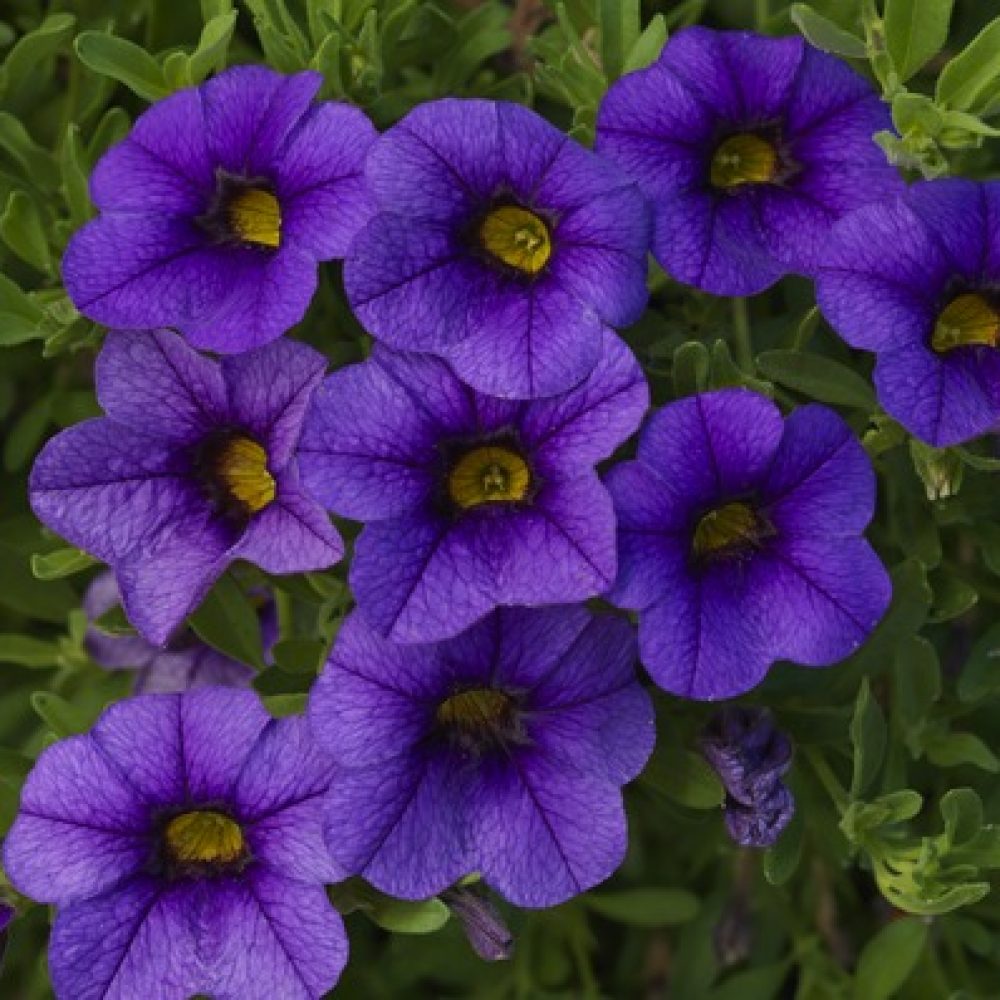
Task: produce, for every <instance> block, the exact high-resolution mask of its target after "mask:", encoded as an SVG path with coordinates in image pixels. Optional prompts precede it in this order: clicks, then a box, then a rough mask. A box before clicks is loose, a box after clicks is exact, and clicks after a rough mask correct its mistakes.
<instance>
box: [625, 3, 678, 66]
mask: <svg viewBox="0 0 1000 1000" xmlns="http://www.w3.org/2000/svg"><path fill="white" fill-rule="evenodd" d="M666 43H667V22H666V20H665V19H664V17H663V15H662V14H655V15H653V17H652V19H651V20H650V22H649V24H647V25H646V28H645V30H644V31H643V33H642V34H641V35H640V36H639V37H638V38H637V39H636V42H635V44H634V45H633V46H632V48H631V49H630V50H629V53H628V55H627V56H626V57H625V65H624V66H623V67H622V72H624V73H634V72H635V71H636V70H637V69H645V68H646V67H647V66H649V65H650V64H651V63H654V62H655V61H656V60H657V58H658V57H659V55H660V53H661V52H662V51H663V46H664V45H666Z"/></svg>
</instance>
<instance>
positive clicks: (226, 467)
mask: <svg viewBox="0 0 1000 1000" xmlns="http://www.w3.org/2000/svg"><path fill="white" fill-rule="evenodd" d="M215 473H216V475H217V476H218V478H219V482H220V483H221V484H222V486H223V488H224V489H225V490H226V492H227V493H228V494H229V495H230V496H231V497H232V498H233V499H235V500H238V501H239V502H240V503H241V504H243V506H244V507H245V508H246V509H247V511H248V512H249V513H251V514H256V513H257V511H259V510H263V509H264V508H265V507H266V506H267V505H268V504H269V503H271V501H273V500H274V497H275V493H276V486H275V483H274V478H273V477H272V476H271V473H270V472H269V471H268V469H267V452H265V451H264V449H263V448H262V447H261V446H260V445H259V444H257V442H256V441H254V440H252V439H251V438H248V437H234V438H230V439H229V440H228V441H226V442H225V444H224V445H223V446H222V448H221V449H220V451H219V455H218V458H217V459H216V462H215Z"/></svg>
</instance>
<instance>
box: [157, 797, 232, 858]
mask: <svg viewBox="0 0 1000 1000" xmlns="http://www.w3.org/2000/svg"><path fill="white" fill-rule="evenodd" d="M164 839H165V840H166V846H167V852H168V853H169V855H170V857H171V858H172V859H173V860H174V861H176V862H178V863H181V864H196V863H201V864H233V863H234V862H236V861H239V860H240V859H241V858H242V857H243V854H244V843H243V831H242V830H241V829H240V827H239V824H238V823H236V822H235V820H232V819H230V818H229V817H228V816H226V815H225V814H224V813H220V812H215V811H214V810H212V809H199V810H197V811H196V812H188V813H181V814H180V815H179V816H175V817H174V818H173V819H172V820H171V821H170V822H169V823H168V824H167V829H166V832H165V833H164Z"/></svg>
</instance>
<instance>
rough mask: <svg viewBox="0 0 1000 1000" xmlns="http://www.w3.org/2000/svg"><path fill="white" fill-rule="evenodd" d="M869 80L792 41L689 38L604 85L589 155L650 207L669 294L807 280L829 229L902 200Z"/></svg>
mask: <svg viewBox="0 0 1000 1000" xmlns="http://www.w3.org/2000/svg"><path fill="white" fill-rule="evenodd" d="M891 127H892V125H891V120H890V115H889V110H888V108H887V107H886V105H884V104H883V103H882V102H881V101H880V100H879V97H878V95H877V94H876V93H875V92H874V91H873V90H872V88H871V85H870V84H869V83H868V81H867V80H865V79H864V78H862V77H861V76H859V75H858V74H857V73H855V72H854V71H853V70H852V69H851V68H850V67H849V66H847V65H846V64H845V63H843V62H841V61H840V60H838V59H835V58H834V57H833V56H830V55H827V54H826V53H824V52H820V51H818V50H817V49H814V48H812V47H811V46H809V45H807V44H806V43H805V42H803V40H802V39H801V38H765V37H762V36H760V35H754V34H751V33H750V32H743V31H712V30H711V29H709V28H701V27H693V28H686V29H685V30H683V31H679V32H678V33H677V34H676V35H674V36H672V37H671V39H670V41H669V42H668V43H667V45H666V46H665V47H664V49H663V53H662V54H661V56H660V58H659V60H658V61H657V62H656V63H654V64H653V65H652V66H650V67H649V68H647V69H643V70H640V71H638V72H636V73H629V74H627V75H626V76H624V77H622V79H620V80H619V81H618V82H617V83H615V84H613V85H612V86H611V88H610V90H609V91H608V93H607V95H606V96H605V98H604V100H603V102H602V104H601V107H600V111H599V113H598V118H597V147H596V148H597V149H598V151H599V152H601V153H603V154H605V155H606V156H608V157H611V158H612V159H614V160H615V161H616V162H618V163H619V164H620V165H621V166H622V167H623V168H624V169H625V170H626V171H627V172H628V173H629V174H630V175H631V176H633V177H635V178H636V180H638V182H639V185H640V187H641V188H642V190H643V192H644V193H645V194H646V196H647V198H648V199H649V201H650V203H651V204H652V206H653V212H654V225H653V243H652V248H653V255H654V256H655V257H656V259H657V260H658V261H659V263H660V264H662V265H663V267H664V268H665V269H666V270H667V271H668V272H669V273H670V274H671V275H672V276H673V277H675V278H676V279H677V280H678V281H682V282H684V283H686V284H689V285H694V286H695V287H697V288H701V289H704V290H705V291H708V292H714V293H715V294H718V295H751V294H753V293H755V292H759V291H761V290H762V289H764V288H767V287H768V286H769V285H771V284H773V283H774V282H775V281H777V280H778V279H779V278H781V277H782V276H783V275H786V274H789V273H797V274H812V273H813V272H814V271H815V269H816V267H817V265H818V263H819V256H820V253H821V251H822V249H823V244H824V242H825V240H826V237H827V233H828V232H829V229H830V226H831V225H832V224H833V223H834V222H835V221H836V220H837V219H839V218H840V217H841V216H842V215H843V214H844V213H845V212H847V211H849V210H851V209H853V208H856V207H858V206H859V205H864V204H867V203H868V202H871V201H876V200H878V199H879V198H884V197H886V196H888V195H891V194H895V193H896V192H898V191H901V190H902V189H903V183H902V180H901V179H900V177H899V175H898V174H897V172H896V170H895V169H894V168H893V167H891V166H890V165H889V164H888V163H887V162H886V159H885V156H884V155H883V153H882V151H881V150H880V149H879V147H878V146H877V145H876V144H875V142H874V141H873V139H872V136H873V135H874V133H876V132H878V131H880V130H883V129H889V128H891Z"/></svg>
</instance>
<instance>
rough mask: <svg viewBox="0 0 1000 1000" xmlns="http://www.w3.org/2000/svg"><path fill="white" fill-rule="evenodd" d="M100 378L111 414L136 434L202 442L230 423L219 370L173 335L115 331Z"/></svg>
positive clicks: (101, 392) (103, 355) (101, 398)
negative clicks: (207, 435) (227, 420)
mask: <svg viewBox="0 0 1000 1000" xmlns="http://www.w3.org/2000/svg"><path fill="white" fill-rule="evenodd" d="M94 378H95V381H96V383H97V399H98V402H99V403H100V404H101V406H102V407H103V408H104V411H105V413H107V415H108V416H109V417H110V418H111V419H112V420H116V421H118V422H119V423H121V424H124V425H126V426H127V427H128V428H130V430H132V431H141V432H146V433H149V434H150V435H154V436H156V437H160V438H166V439H176V440H178V441H196V440H197V439H198V438H199V437H200V436H202V435H205V434H206V433H208V432H209V431H210V430H212V429H213V428H214V427H217V426H218V425H219V424H220V423H223V422H224V421H225V419H226V415H227V410H228V406H227V400H226V387H225V385H224V384H223V381H222V374H221V373H220V371H219V366H218V365H217V364H216V363H215V362H213V361H210V360H209V359H208V358H205V357H202V356H201V355H200V354H198V352H197V351H194V350H192V349H191V348H190V347H188V345H187V344H185V343H184V341H183V340H182V339H181V338H180V337H178V336H177V334H176V333H172V332H170V331H169V330H154V331H148V332H147V331H137V330H128V331H126V330H112V331H111V332H110V333H109V334H108V336H107V338H106V339H105V341H104V346H103V348H102V349H101V353H100V354H99V355H98V358H97V364H96V368H95V372H94Z"/></svg>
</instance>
